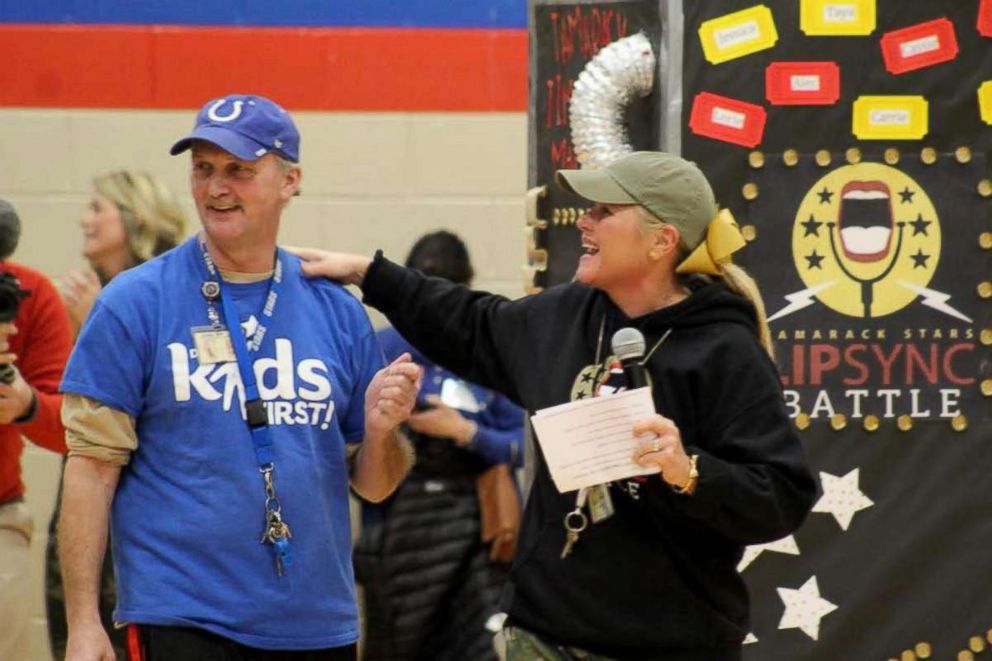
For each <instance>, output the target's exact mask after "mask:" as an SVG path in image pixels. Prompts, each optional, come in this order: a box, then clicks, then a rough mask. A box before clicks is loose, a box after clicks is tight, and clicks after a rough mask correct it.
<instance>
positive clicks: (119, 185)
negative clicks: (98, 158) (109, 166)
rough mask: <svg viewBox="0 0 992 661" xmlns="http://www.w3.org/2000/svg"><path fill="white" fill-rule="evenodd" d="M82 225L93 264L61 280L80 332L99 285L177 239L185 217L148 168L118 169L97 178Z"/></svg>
mask: <svg viewBox="0 0 992 661" xmlns="http://www.w3.org/2000/svg"><path fill="white" fill-rule="evenodd" d="M79 225H80V229H81V230H82V232H83V248H82V252H83V257H85V258H86V261H87V262H89V269H85V270H79V271H74V272H72V273H70V274H69V275H68V276H66V277H65V278H63V279H62V281H61V282H60V283H59V290H60V293H61V294H62V298H63V300H64V301H65V304H66V307H67V308H68V310H69V315H70V317H71V318H72V322H73V326H74V327H75V330H76V332H77V333H78V332H79V329H80V327H81V326H82V324H83V322H84V321H85V320H86V317H87V315H89V311H90V309H91V308H92V307H93V302H94V301H95V300H96V297H97V295H98V294H99V293H100V289H101V288H102V287H103V286H105V285H106V284H107V283H108V282H110V280H111V279H112V278H113V277H114V276H116V275H117V274H118V273H120V272H121V271H124V270H125V269H128V268H131V267H132V266H137V265H138V264H142V263H144V262H146V261H148V260H149V259H151V258H152V257H154V256H156V255H160V254H162V253H163V252H165V251H166V250H170V249H171V248H174V247H175V246H177V245H179V242H180V241H181V240H182V239H183V237H184V236H185V233H186V225H187V220H186V213H185V212H184V211H183V209H182V207H181V206H180V205H179V203H178V202H177V201H176V199H175V198H174V197H173V195H172V193H171V192H170V191H169V189H168V188H166V187H165V185H164V184H162V183H161V182H160V181H158V180H157V179H155V178H154V177H152V176H151V175H150V174H148V173H146V172H139V171H133V170H117V171H114V172H108V173H106V174H103V175H100V176H98V177H96V178H95V179H93V194H92V196H91V197H90V202H89V204H88V205H87V207H86V213H85V214H84V215H83V217H82V218H80V220H79Z"/></svg>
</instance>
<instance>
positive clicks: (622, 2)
mask: <svg viewBox="0 0 992 661" xmlns="http://www.w3.org/2000/svg"><path fill="white" fill-rule="evenodd" d="M529 24H530V32H531V38H530V94H529V99H530V102H529V115H530V117H529V124H530V138H529V141H528V143H529V144H528V149H529V168H528V170H529V174H528V180H529V181H528V187H531V188H533V187H537V186H547V189H546V192H545V194H544V195H543V196H542V197H541V199H540V201H539V204H538V209H537V214H538V216H539V217H540V219H542V220H544V221H545V222H546V223H547V224H546V226H544V227H542V229H541V230H540V231H538V232H535V233H534V234H535V235H536V241H535V245H534V246H533V247H534V248H538V249H541V250H547V251H548V253H550V255H551V259H550V260H548V264H547V270H546V271H544V272H540V273H538V274H536V277H535V279H534V283H533V284H534V285H537V286H539V287H548V286H551V285H555V284H559V283H562V282H568V281H569V280H571V279H572V276H573V275H574V274H575V265H576V263H577V262H578V259H579V252H580V246H579V232H578V231H577V230H576V229H575V221H576V220H577V219H578V218H579V217H580V216H581V214H582V213H583V211H584V206H585V201H584V200H582V199H581V198H579V197H578V196H577V195H574V194H573V193H570V192H568V191H566V190H565V189H563V188H562V187H560V186H558V185H557V184H556V183H555V182H554V174H555V172H556V171H557V170H559V169H573V168H578V167H579V162H578V160H577V159H576V154H575V149H574V146H573V144H572V139H571V132H570V128H569V102H570V101H571V97H572V88H573V86H574V85H575V81H576V79H578V77H579V74H581V73H582V71H583V69H584V68H585V67H586V65H587V64H588V63H589V61H590V60H591V59H592V58H593V57H594V56H595V55H596V54H597V53H599V51H600V50H601V49H602V48H603V47H604V46H607V45H609V44H611V43H613V42H615V41H617V40H618V39H622V38H624V37H628V36H631V35H634V34H637V33H638V32H643V33H644V34H645V35H647V36H648V39H649V40H650V42H651V43H652V44H654V45H655V54H656V56H657V55H658V54H659V50H658V49H659V47H660V44H661V32H662V16H661V13H660V12H659V6H658V0H593V1H591V2H589V1H585V2H583V1H581V0H580V1H574V0H532V1H531V3H530V21H529ZM661 95H662V93H661V81H660V80H659V77H658V76H657V75H656V77H655V83H654V87H653V91H652V92H651V94H650V95H648V96H647V97H646V98H644V99H638V100H637V101H636V102H634V103H633V104H631V105H630V106H629V107H628V108H627V113H626V119H627V125H628V127H629V137H630V141H631V144H632V145H633V146H634V148H636V149H658V148H659V147H660V144H661V143H660V124H661V120H660V116H659V115H660V111H661Z"/></svg>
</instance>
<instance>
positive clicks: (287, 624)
mask: <svg viewBox="0 0 992 661" xmlns="http://www.w3.org/2000/svg"><path fill="white" fill-rule="evenodd" d="M299 142H300V139H299V133H298V132H297V130H296V127H295V125H294V124H293V121H292V119H291V118H290V116H289V114H288V113H286V111H285V110H283V109H282V108H280V107H279V106H278V105H276V104H275V103H273V102H272V101H270V100H268V99H265V98H263V97H259V96H249V95H228V96H226V97H223V98H219V99H215V100H212V101H210V102H208V103H207V104H206V105H205V106H204V107H203V109H202V110H201V111H200V113H199V114H198V115H197V118H196V124H195V126H194V129H193V131H192V132H191V133H190V134H189V135H188V136H186V137H184V138H183V139H182V140H180V141H178V142H177V143H176V144H175V145H174V146H173V147H172V153H173V154H179V153H181V152H185V151H189V152H190V154H191V157H192V158H191V162H192V172H191V176H190V184H191V190H192V195H193V199H194V201H195V203H196V208H197V212H198V213H199V216H200V221H201V223H202V225H203V231H202V232H200V233H199V234H198V235H197V236H195V237H192V238H191V239H189V240H188V241H187V242H186V243H184V244H183V245H180V246H179V247H177V248H176V249H174V250H172V251H170V252H168V253H165V254H164V255H162V256H160V257H159V258H156V259H153V260H151V261H149V262H147V263H146V264H143V265H142V266H139V267H137V268H134V269H131V270H129V271H127V272H126V273H124V274H122V275H120V276H118V277H117V278H115V279H114V281H113V283H111V285H110V286H108V287H107V288H106V289H105V290H104V292H103V294H102V295H101V297H100V299H99V300H98V301H97V303H96V305H95V307H94V308H93V312H92V313H91V314H90V317H89V320H88V322H87V325H86V327H85V328H84V329H83V331H82V333H81V335H80V337H79V340H78V342H77V344H76V348H75V350H74V352H73V355H72V357H71V359H70V363H69V365H68V367H67V369H66V373H65V378H64V380H63V382H62V391H63V392H64V393H65V403H64V405H63V420H64V421H65V423H66V429H67V432H66V441H67V445H68V446H69V448H70V456H69V460H68V462H67V466H66V471H65V478H64V491H63V501H62V502H63V509H62V517H61V521H60V544H61V549H62V553H61V562H62V567H63V573H64V577H65V590H66V602H67V612H68V623H69V644H68V651H67V658H68V659H73V660H75V659H80V660H83V659H85V660H89V659H108V658H112V652H111V651H110V650H111V648H110V643H109V641H108V639H107V636H106V633H105V632H104V631H103V629H102V628H101V626H100V619H99V613H98V611H97V590H98V585H99V582H98V576H99V568H100V563H101V561H102V557H103V555H104V552H105V547H106V539H107V527H108V522H109V525H110V529H111V530H112V535H111V539H112V543H113V551H114V562H115V569H116V574H117V579H118V586H117V593H118V594H117V610H116V611H115V613H114V619H115V620H116V621H117V622H119V623H121V624H126V625H127V626H128V643H129V644H128V654H129V657H130V658H132V659H149V660H152V661H154V660H156V659H178V658H182V659H194V658H195V659H259V660H268V659H277V658H278V659H300V660H303V659H333V660H337V659H342V660H343V659H354V658H355V641H356V640H357V638H358V622H357V613H356V607H355V595H354V580H353V576H352V569H351V542H350V526H349V522H348V502H347V493H348V485H349V482H350V484H351V486H352V487H353V488H354V489H355V490H356V491H357V492H358V493H359V494H360V495H362V496H364V497H365V498H367V499H369V500H373V501H378V500H381V499H383V498H385V497H386V496H387V495H389V493H390V492H391V491H392V490H393V489H394V488H395V486H396V485H397V484H398V483H399V481H400V480H401V479H402V478H403V476H404V475H405V473H406V471H407V470H408V468H409V466H410V452H409V449H408V447H407V446H406V444H405V442H404V441H402V440H401V439H400V437H399V436H398V435H397V433H396V429H397V427H398V426H399V424H400V423H401V422H403V421H404V420H405V419H406V418H407V417H408V416H409V414H410V411H411V410H412V408H413V404H414V402H415V399H416V393H417V390H418V388H419V383H420V379H421V374H420V370H419V368H418V367H417V366H416V365H415V364H413V363H412V362H410V359H409V356H408V355H404V356H401V357H400V358H398V359H397V360H396V361H394V362H393V363H392V364H390V365H389V366H387V367H383V362H384V361H383V358H382V354H381V351H380V350H379V347H378V345H377V343H376V341H375V336H374V335H373V332H372V328H371V326H370V324H369V322H368V319H367V317H366V315H365V312H364V311H363V309H362V307H361V305H360V304H359V303H358V302H357V301H356V300H355V299H354V298H353V297H351V296H350V295H349V294H348V293H347V292H346V291H345V290H344V289H342V288H340V287H338V286H335V285H331V284H329V283H327V282H324V281H313V280H307V279H305V278H304V277H302V275H301V272H300V265H299V260H298V259H297V258H296V257H294V256H292V255H290V254H288V253H286V252H285V251H284V250H282V249H281V248H278V247H277V245H276V237H277V234H278V230H279V221H280V217H281V215H282V211H283V209H284V208H285V206H286V204H287V203H288V202H289V201H290V199H292V197H293V196H294V195H296V194H297V193H298V191H299V185H300V178H301V170H300V166H299ZM359 441H362V442H361V443H360V444H359Z"/></svg>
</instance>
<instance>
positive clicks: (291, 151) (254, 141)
mask: <svg viewBox="0 0 992 661" xmlns="http://www.w3.org/2000/svg"><path fill="white" fill-rule="evenodd" d="M194 140H206V141H207V142H211V143H213V144H215V145H217V146H218V147H220V148H221V149H223V150H224V151H226V152H229V153H231V154H234V155H235V156H236V157H238V158H240V159H241V160H242V161H256V160H258V159H260V158H262V157H263V156H265V155H266V154H268V153H273V154H277V155H279V156H282V157H283V158H285V159H286V160H288V161H292V162H293V163H299V162H300V132H299V131H297V130H296V124H294V123H293V118H292V117H290V116H289V113H288V112H286V111H285V110H283V108H282V107H281V106H279V104H277V103H275V102H274V101H270V100H269V99H266V98H265V97H264V96H254V95H251V94H228V95H227V96H223V97H221V98H219V99H212V100H210V101H208V102H207V103H206V105H204V106H203V108H202V109H201V110H200V112H199V114H198V115H197V116H196V123H195V124H194V125H193V132H192V133H190V134H189V135H187V136H186V137H185V138H183V139H182V140H180V141H179V142H177V143H176V144H174V145H172V149H170V150H169V153H170V154H172V155H173V156H175V155H176V154H181V153H182V152H184V151H186V150H187V149H189V148H190V147H191V146H192V144H193V141H194Z"/></svg>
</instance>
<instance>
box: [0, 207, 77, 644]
mask: <svg viewBox="0 0 992 661" xmlns="http://www.w3.org/2000/svg"><path fill="white" fill-rule="evenodd" d="M19 234H20V220H19V219H18V217H17V213H16V212H15V211H14V208H13V207H12V206H11V205H10V204H9V203H8V202H6V201H4V200H0V260H2V261H0V659H27V658H28V654H29V649H30V629H29V625H30V618H31V611H30V609H29V608H27V604H29V603H31V594H30V590H29V588H30V581H29V576H30V570H29V558H30V555H29V549H30V545H31V538H32V535H33V532H34V523H33V521H32V520H31V516H30V513H29V512H28V507H27V505H26V504H25V502H24V482H23V480H22V478H21V462H20V459H21V452H22V450H23V448H24V441H23V439H25V438H26V439H28V440H29V441H30V442H32V443H34V444H35V445H38V446H39V447H43V448H45V449H48V450H51V451H53V452H58V453H63V452H65V438H64V434H65V432H64V429H63V428H62V423H61V421H60V419H59V409H60V408H61V405H62V396H61V395H60V394H58V391H57V389H58V384H59V379H61V378H62V369H63V368H64V367H65V362H66V359H67V358H68V357H69V349H70V347H71V345H72V334H71V331H70V330H69V317H68V315H67V314H66V311H65V308H64V307H63V306H62V302H61V301H60V300H59V296H58V293H57V292H56V290H55V286H54V285H53V284H52V283H51V282H50V281H49V280H48V279H47V278H46V277H45V276H43V275H42V274H41V273H39V272H38V271H35V270H34V269H30V268H28V267H26V266H23V265H21V264H17V263H15V262H12V261H10V260H8V259H7V258H8V257H9V256H10V255H11V253H13V251H14V248H15V247H16V245H17V239H18V236H19Z"/></svg>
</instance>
